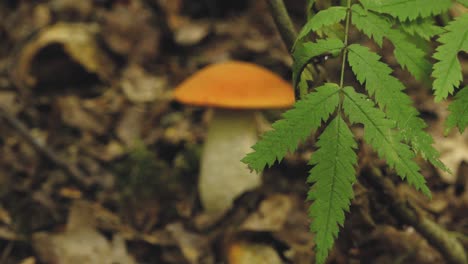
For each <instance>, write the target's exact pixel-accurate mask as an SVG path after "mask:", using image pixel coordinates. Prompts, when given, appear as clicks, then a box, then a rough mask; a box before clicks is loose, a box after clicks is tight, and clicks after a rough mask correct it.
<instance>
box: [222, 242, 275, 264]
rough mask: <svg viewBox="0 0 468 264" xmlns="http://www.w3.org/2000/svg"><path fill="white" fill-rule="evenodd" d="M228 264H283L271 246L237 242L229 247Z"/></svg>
mask: <svg viewBox="0 0 468 264" xmlns="http://www.w3.org/2000/svg"><path fill="white" fill-rule="evenodd" d="M227 257H228V264H252V263H255V264H282V263H283V261H282V260H281V258H280V257H279V256H278V253H277V252H276V251H275V250H274V249H273V248H272V247H271V246H269V245H266V244H254V243H249V242H243V241H237V242H234V243H232V244H231V245H229V248H228V253H227Z"/></svg>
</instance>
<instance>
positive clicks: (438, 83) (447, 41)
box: [432, 14, 468, 101]
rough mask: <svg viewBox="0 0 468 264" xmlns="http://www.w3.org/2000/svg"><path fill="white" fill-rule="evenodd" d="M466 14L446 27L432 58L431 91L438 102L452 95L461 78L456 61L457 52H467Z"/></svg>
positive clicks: (467, 29) (467, 19)
mask: <svg viewBox="0 0 468 264" xmlns="http://www.w3.org/2000/svg"><path fill="white" fill-rule="evenodd" d="M467 25H468V14H464V15H463V16H460V17H458V18H457V19H456V20H454V21H452V22H451V23H450V24H449V25H447V26H446V29H447V32H446V33H444V34H442V35H440V38H439V39H438V41H439V42H440V43H442V45H440V46H439V47H438V48H437V51H436V53H435V54H434V58H435V59H437V60H438V62H437V63H435V64H434V71H433V72H432V76H433V77H434V79H435V80H434V83H433V89H434V94H435V100H436V101H440V100H442V99H444V98H446V97H447V96H448V95H449V94H452V93H453V91H454V89H455V87H456V86H458V85H459V84H460V82H461V80H462V78H463V76H462V73H461V66H460V62H459V61H458V59H457V54H458V52H459V51H462V50H463V51H465V52H468V26H467Z"/></svg>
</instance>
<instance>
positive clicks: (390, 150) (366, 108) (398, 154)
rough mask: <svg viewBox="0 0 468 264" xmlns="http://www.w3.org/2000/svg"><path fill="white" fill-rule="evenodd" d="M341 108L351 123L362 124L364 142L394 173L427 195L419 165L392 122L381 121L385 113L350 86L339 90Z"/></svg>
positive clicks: (427, 191) (384, 119)
mask: <svg viewBox="0 0 468 264" xmlns="http://www.w3.org/2000/svg"><path fill="white" fill-rule="evenodd" d="M343 92H344V95H345V96H344V100H343V109H344V112H345V113H346V114H347V115H348V116H349V120H350V121H351V122H353V123H361V124H363V125H364V140H365V141H366V142H367V143H369V144H370V145H371V146H372V147H373V148H374V150H376V151H377V153H378V154H379V157H381V158H384V159H385V160H386V161H387V163H388V165H389V166H390V167H391V168H394V169H395V171H396V172H397V174H398V175H399V176H400V177H401V178H402V179H406V181H407V182H408V183H409V184H411V185H413V186H414V187H415V188H416V189H418V190H420V191H421V192H422V193H424V194H425V195H427V196H429V197H430V196H431V192H430V190H429V188H428V187H427V186H426V180H425V179H424V177H423V176H422V175H421V173H419V166H418V165H417V164H416V162H414V161H413V158H414V152H412V151H411V150H410V148H409V146H408V145H406V144H404V143H402V142H401V141H402V137H401V135H400V134H398V133H395V131H394V130H393V128H394V127H395V122H394V121H392V120H390V119H387V118H385V113H384V112H382V111H381V110H379V109H378V108H375V107H374V102H373V101H371V100H370V99H369V98H367V97H366V96H365V95H363V94H358V93H356V92H355V91H354V89H353V88H352V87H345V88H344V89H343Z"/></svg>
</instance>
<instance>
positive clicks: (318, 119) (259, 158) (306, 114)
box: [242, 83, 340, 171]
mask: <svg viewBox="0 0 468 264" xmlns="http://www.w3.org/2000/svg"><path fill="white" fill-rule="evenodd" d="M338 91H339V87H338V85H336V84H333V83H327V84H325V85H323V86H320V87H318V88H317V89H316V92H313V93H310V94H308V95H307V96H306V97H305V98H304V99H301V100H299V101H297V102H296V104H295V105H294V108H293V109H291V110H288V111H286V112H285V113H284V114H283V119H281V120H279V121H276V122H275V123H274V124H273V125H272V127H273V130H271V131H268V132H266V133H265V134H264V135H263V137H262V138H261V139H260V140H259V141H258V142H257V143H256V144H255V145H254V146H253V147H252V149H253V150H254V152H251V153H249V154H247V156H245V157H244V159H242V162H244V163H246V164H247V165H249V167H250V168H251V169H253V170H256V171H261V170H263V169H264V168H265V166H271V165H273V163H274V162H275V161H276V160H278V161H281V160H282V159H283V157H284V156H285V155H286V153H287V152H288V151H294V150H295V149H296V148H297V145H298V144H299V142H301V141H304V140H305V139H306V138H307V137H308V136H309V135H310V134H311V132H312V131H313V130H316V129H317V128H319V127H320V125H321V123H322V120H327V119H328V117H329V116H330V114H331V113H333V112H334V111H335V108H336V106H337V105H338V102H339V100H340V99H339V93H338Z"/></svg>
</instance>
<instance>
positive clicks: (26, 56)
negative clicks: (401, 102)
mask: <svg viewBox="0 0 468 264" xmlns="http://www.w3.org/2000/svg"><path fill="white" fill-rule="evenodd" d="M286 2H287V5H288V9H289V11H290V13H291V15H292V18H293V20H294V22H295V23H297V24H296V26H297V27H298V28H299V26H300V25H302V24H303V23H304V22H305V17H306V14H305V12H304V6H305V4H304V2H305V1H302V0H293V1H286ZM338 2H339V1H338ZM357 36H358V32H353V37H352V38H351V40H352V41H354V42H361V43H364V44H366V45H370V46H372V45H373V44H372V43H371V42H370V41H368V40H366V39H360V38H358V37H357ZM432 44H433V46H435V45H436V43H435V41H433V43H432ZM391 51H392V47H391V45H390V44H386V45H384V49H383V51H381V55H383V56H384V60H385V61H386V62H388V63H389V64H390V65H391V66H392V67H393V68H394V69H395V75H396V76H398V77H399V78H401V79H402V80H403V81H404V82H405V84H406V85H407V87H408V93H409V94H410V95H411V97H412V98H413V99H414V100H415V106H416V107H417V108H418V109H419V110H420V111H421V113H422V117H423V118H424V119H425V120H426V121H427V122H428V125H429V127H428V130H429V131H430V132H431V134H432V135H433V136H434V138H435V141H436V144H435V145H436V147H437V148H438V149H439V150H440V151H441V154H442V160H443V161H444V162H445V163H446V164H447V165H448V166H449V167H450V168H451V169H452V171H453V174H451V175H450V174H447V173H444V172H441V171H439V170H437V169H435V168H434V167H432V166H430V165H428V164H427V163H425V162H424V161H423V160H422V159H419V160H418V162H419V164H420V166H421V167H422V173H423V175H424V176H425V177H426V179H427V181H428V184H429V186H430V188H431V190H432V191H433V199H432V200H430V201H429V200H426V198H424V197H423V196H421V195H420V194H419V193H417V192H415V191H414V190H413V189H411V188H410V187H408V186H407V185H405V184H401V181H400V180H399V178H398V177H396V176H395V175H394V173H393V172H392V171H391V170H389V169H388V168H386V166H385V162H384V161H382V160H379V159H378V158H377V156H376V154H375V153H374V152H372V150H371V149H370V148H369V147H368V146H366V145H365V144H361V146H360V149H359V151H358V155H359V160H360V165H359V168H358V172H359V175H358V177H359V183H358V184H356V185H355V188H354V190H355V199H354V201H353V203H352V206H351V210H350V212H349V213H348V214H347V220H346V222H345V225H344V228H342V230H341V231H340V234H339V238H338V240H337V242H336V244H335V248H334V249H333V251H332V252H331V254H330V257H329V263H379V264H380V263H427V264H429V263H434V264H436V263H445V262H444V258H443V257H442V255H441V254H440V253H439V251H438V250H436V249H435V248H433V247H432V246H431V245H430V244H429V243H428V242H427V240H426V239H424V238H423V237H422V236H421V235H419V233H418V232H416V231H415V229H414V228H413V227H411V226H409V225H406V224H405V223H403V222H402V221H401V219H399V218H398V217H395V215H394V214H392V212H391V211H390V210H389V206H388V201H386V200H385V199H382V198H381V196H380V195H379V190H376V189H375V188H373V187H372V186H371V185H370V184H368V182H366V180H365V179H364V178H363V175H364V174H366V173H370V172H369V168H368V164H376V165H377V166H378V169H379V170H380V171H381V172H382V173H383V174H384V175H385V176H386V177H388V178H390V179H392V182H393V183H395V184H396V186H397V190H398V193H399V194H401V195H403V196H404V197H408V199H410V200H411V202H412V203H413V204H415V205H416V206H418V207H420V208H421V209H422V210H423V211H424V212H425V214H426V215H427V217H429V218H430V219H432V220H434V221H435V222H436V223H438V224H440V225H441V226H442V227H444V228H446V229H447V230H449V231H452V232H454V234H457V236H459V237H460V238H461V241H462V242H463V244H464V247H465V249H468V133H467V131H465V133H464V134H462V135H460V134H459V133H458V132H457V131H455V130H454V131H452V133H451V134H449V135H448V136H447V137H444V136H443V130H444V128H443V122H444V120H445V118H446V116H447V110H446V108H447V105H448V103H446V102H444V103H440V104H436V103H434V101H433V97H432V96H431V91H430V89H429V85H428V84H422V83H419V82H417V81H415V80H414V79H412V78H411V77H410V76H409V74H408V73H406V72H404V71H402V70H401V69H399V68H398V65H397V64H396V62H395V60H394V58H393V57H392V53H391ZM230 59H235V60H242V61H249V62H253V63H256V64H258V65H262V66H264V67H266V68H268V69H270V70H271V71H273V72H275V73H277V74H278V75H280V76H282V77H283V78H284V79H286V80H290V79H291V70H290V67H291V64H292V59H291V57H290V55H289V53H288V50H287V49H286V47H285V46H284V44H283V43H282V42H281V38H280V36H279V35H278V33H277V30H276V28H275V25H274V23H273V20H272V19H271V16H270V14H269V12H268V8H267V6H266V4H265V3H264V1H248V0H238V1H216V0H191V1H189V0H94V1H93V0H80V1H74V0H41V1H32V0H18V1H17V0H1V1H0V110H1V113H0V128H1V129H0V263H6V264H10V263H11V264H13V263H22V264H33V263H66V264H78V263H80V264H83V263H91V264H93V263H109V264H110V263H121V264H127V263H129V264H130V263H161V264H171V263H172V264H184V263H188V264H197V263H200V264H201V263H208V264H209V263H213V264H214V263H230V264H234V263H236V264H244V263H268V264H275V263H294V264H296V263H297V264H306V263H313V259H314V253H313V247H314V243H313V235H312V234H311V233H310V232H309V224H310V219H309V218H308V216H307V207H308V202H307V201H305V199H306V193H307V190H308V188H309V186H308V185H307V184H306V182H305V181H306V177H307V172H308V171H309V169H310V168H309V167H308V166H307V161H308V159H309V157H310V155H311V154H312V153H313V151H314V139H313V138H312V137H311V138H310V139H309V140H308V141H307V142H305V143H304V144H302V145H301V147H300V148H299V151H298V152H296V153H294V154H290V155H288V156H287V157H286V159H285V160H284V161H283V162H282V163H281V164H278V165H275V166H273V167H272V168H271V169H268V170H266V171H265V173H264V174H263V184H262V186H261V187H259V188H256V189H254V190H251V191H249V192H245V193H244V194H242V195H241V196H240V197H239V198H238V199H237V200H236V201H235V203H234V205H233V206H232V208H230V209H229V210H228V211H227V212H226V213H224V214H222V215H212V214H206V213H204V211H203V209H202V207H201V205H200V201H199V193H198V190H197V179H198V170H199V160H200V153H201V150H202V144H203V142H204V138H205V135H206V128H207V123H208V122H209V114H208V111H207V110H206V109H204V108H200V107H190V106H185V105H182V104H179V103H177V102H175V101H173V100H172V97H171V96H172V93H171V92H172V90H173V88H174V87H175V86H177V85H178V84H179V83H180V82H181V81H183V80H184V79H185V78H187V77H189V76H190V75H191V74H193V73H194V72H195V71H197V70H198V69H201V68H202V67H204V66H206V65H210V64H212V63H216V62H221V61H225V60H230ZM461 59H462V60H463V61H462V63H463V65H464V73H465V74H464V76H467V75H466V70H467V69H468V67H466V65H467V64H466V59H467V58H466V57H464V58H461ZM317 64H318V67H319V69H320V71H321V72H322V73H323V74H326V79H327V80H332V81H333V80H337V79H338V78H339V76H338V74H339V70H337V69H339V67H340V61H339V60H334V59H330V60H327V61H317ZM346 78H347V82H348V83H350V84H353V85H357V84H356V82H355V80H353V79H352V76H351V74H348V75H347V76H346ZM465 80H466V77H465ZM465 83H466V81H465ZM280 113H281V111H265V112H264V114H265V123H266V126H268V122H272V121H274V120H276V119H278V118H279V117H280ZM355 132H356V133H355V134H356V135H359V134H360V133H361V134H362V131H360V128H356V129H355ZM360 141H361V142H362V140H360Z"/></svg>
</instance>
